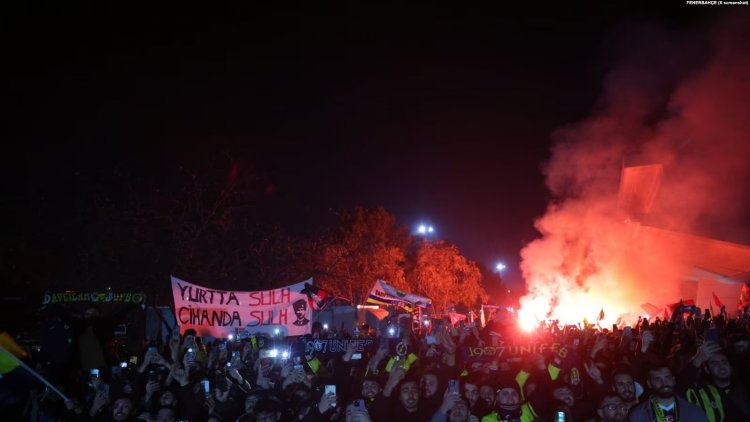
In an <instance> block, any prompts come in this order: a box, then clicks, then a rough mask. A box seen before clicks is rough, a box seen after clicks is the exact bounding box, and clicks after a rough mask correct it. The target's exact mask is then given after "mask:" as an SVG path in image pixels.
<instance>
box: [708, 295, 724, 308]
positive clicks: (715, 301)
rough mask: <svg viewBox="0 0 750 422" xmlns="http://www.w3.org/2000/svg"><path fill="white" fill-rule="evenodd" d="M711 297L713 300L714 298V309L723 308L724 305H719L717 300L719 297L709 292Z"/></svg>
mask: <svg viewBox="0 0 750 422" xmlns="http://www.w3.org/2000/svg"><path fill="white" fill-rule="evenodd" d="M711 296H713V298H714V303H715V304H716V307H717V308H719V309H721V307H722V306H724V305H723V304H722V303H721V300H719V297H718V296H716V293H714V292H711Z"/></svg>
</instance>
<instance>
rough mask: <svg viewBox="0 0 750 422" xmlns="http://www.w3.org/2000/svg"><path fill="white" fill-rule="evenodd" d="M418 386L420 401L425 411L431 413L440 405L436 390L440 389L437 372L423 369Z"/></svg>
mask: <svg viewBox="0 0 750 422" xmlns="http://www.w3.org/2000/svg"><path fill="white" fill-rule="evenodd" d="M419 387H420V393H421V395H420V397H419V399H420V401H421V402H422V403H421V404H422V407H424V408H425V411H426V412H428V413H430V414H433V413H435V411H436V410H437V409H438V407H440V403H441V400H440V395H439V394H438V390H439V389H440V380H439V379H438V376H437V374H435V373H434V372H431V371H425V372H424V373H422V376H421V377H420V379H419Z"/></svg>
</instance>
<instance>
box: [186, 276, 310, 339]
mask: <svg viewBox="0 0 750 422" xmlns="http://www.w3.org/2000/svg"><path fill="white" fill-rule="evenodd" d="M305 283H310V284H312V279H310V280H306V281H303V282H300V283H296V284H292V285H290V286H285V287H280V288H277V289H273V290H260V291H253V292H251V291H237V290H218V289H211V288H208V287H204V286H200V285H197V284H193V283H189V282H187V281H184V280H180V279H179V278H177V277H172V296H173V297H174V309H175V316H176V317H177V323H178V324H179V325H180V331H181V332H183V333H184V332H185V330H187V329H188V328H193V329H195V331H196V333H198V335H200V336H211V337H218V338H224V337H227V336H228V335H229V334H234V335H237V334H239V335H246V334H247V335H249V334H256V333H269V334H271V333H275V332H276V330H279V331H280V332H281V333H284V334H285V335H289V336H299V335H304V334H309V333H310V331H311V326H312V321H311V319H312V309H310V307H309V306H308V297H307V295H306V294H305V293H302V290H303V289H304V288H305Z"/></svg>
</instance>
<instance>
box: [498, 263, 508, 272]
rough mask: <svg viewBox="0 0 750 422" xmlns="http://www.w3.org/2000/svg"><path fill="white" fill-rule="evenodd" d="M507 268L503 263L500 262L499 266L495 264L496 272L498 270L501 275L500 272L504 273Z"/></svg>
mask: <svg viewBox="0 0 750 422" xmlns="http://www.w3.org/2000/svg"><path fill="white" fill-rule="evenodd" d="M506 268H507V267H506V266H505V264H503V263H502V262H498V263H497V264H495V270H496V271H497V272H499V273H500V272H502V271H503V270H504V269H506Z"/></svg>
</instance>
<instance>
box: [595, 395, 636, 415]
mask: <svg viewBox="0 0 750 422" xmlns="http://www.w3.org/2000/svg"><path fill="white" fill-rule="evenodd" d="M628 409H629V407H628V404H627V403H625V402H624V401H622V399H621V398H620V396H617V395H614V394H610V395H607V396H604V397H602V399H601V400H599V407H598V408H597V410H596V420H597V421H599V422H625V421H627V420H628Z"/></svg>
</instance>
